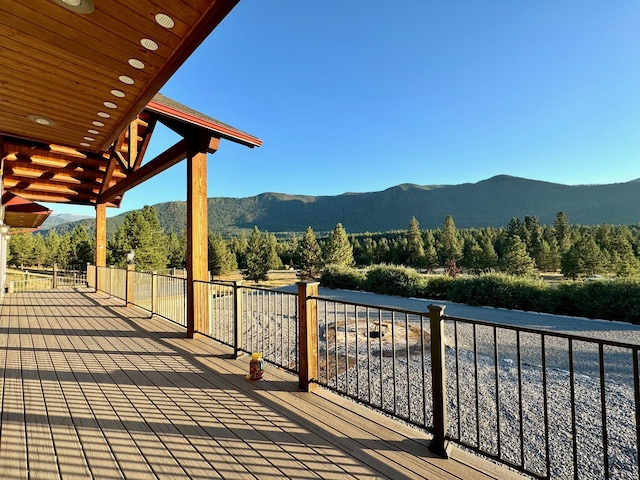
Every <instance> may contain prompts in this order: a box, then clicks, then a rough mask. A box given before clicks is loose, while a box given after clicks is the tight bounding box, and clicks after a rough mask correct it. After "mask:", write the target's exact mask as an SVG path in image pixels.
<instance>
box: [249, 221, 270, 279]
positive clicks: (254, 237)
mask: <svg viewBox="0 0 640 480" xmlns="http://www.w3.org/2000/svg"><path fill="white" fill-rule="evenodd" d="M246 262H247V266H246V269H245V272H244V277H245V278H247V279H249V280H253V281H254V282H259V281H263V280H268V279H269V252H268V247H267V242H266V241H265V239H264V237H263V236H262V234H261V233H260V230H258V227H257V226H254V227H253V231H252V232H251V237H249V242H248V243H247V254H246Z"/></svg>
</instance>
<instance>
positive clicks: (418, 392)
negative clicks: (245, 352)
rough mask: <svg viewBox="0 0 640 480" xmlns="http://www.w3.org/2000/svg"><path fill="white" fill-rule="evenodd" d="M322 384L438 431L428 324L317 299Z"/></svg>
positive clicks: (414, 316) (419, 317)
mask: <svg viewBox="0 0 640 480" xmlns="http://www.w3.org/2000/svg"><path fill="white" fill-rule="evenodd" d="M317 318H318V325H317V329H318V383H320V384H321V385H323V386H324V387H327V388H329V389H331V390H335V391H337V392H339V393H341V394H343V395H347V396H349V397H351V398H352V399H354V400H357V401H359V402H362V403H365V404H367V405H369V406H371V407H373V408H376V409H378V410H380V411H382V412H385V413H388V414H390V415H393V416H395V417H397V418H400V419H402V420H405V421H407V422H410V423H412V424H414V425H418V426H420V427H424V428H426V429H428V430H433V416H432V402H431V395H430V394H427V393H429V392H430V390H431V365H430V360H429V335H428V333H427V332H428V330H429V318H428V314H426V313H425V314H419V313H416V312H409V311H403V310H397V309H390V308H382V307H372V306H368V305H362V304H357V303H350V302H339V301H335V300H327V299H323V298H321V297H318V298H317Z"/></svg>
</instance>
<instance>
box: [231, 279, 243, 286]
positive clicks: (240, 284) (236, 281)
mask: <svg viewBox="0 0 640 480" xmlns="http://www.w3.org/2000/svg"><path fill="white" fill-rule="evenodd" d="M233 284H234V285H235V286H236V287H241V286H242V285H243V284H244V280H234V281H233Z"/></svg>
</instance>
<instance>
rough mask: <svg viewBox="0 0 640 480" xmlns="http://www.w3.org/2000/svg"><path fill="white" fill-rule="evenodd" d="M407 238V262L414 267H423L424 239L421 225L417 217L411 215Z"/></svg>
mask: <svg viewBox="0 0 640 480" xmlns="http://www.w3.org/2000/svg"><path fill="white" fill-rule="evenodd" d="M406 240H407V263H408V264H409V265H411V266H412V267H422V266H424V265H425V257H424V240H423V239H422V234H421V233H420V225H419V224H418V220H416V217H411V220H410V221H409V230H408V231H407V235H406Z"/></svg>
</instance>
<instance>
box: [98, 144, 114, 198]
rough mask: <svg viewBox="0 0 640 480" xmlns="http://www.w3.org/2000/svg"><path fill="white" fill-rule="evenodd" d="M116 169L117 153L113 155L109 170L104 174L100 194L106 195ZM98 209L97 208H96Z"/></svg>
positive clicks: (108, 166) (108, 165)
mask: <svg viewBox="0 0 640 480" xmlns="http://www.w3.org/2000/svg"><path fill="white" fill-rule="evenodd" d="M115 169H116V159H115V152H113V153H112V154H111V159H110V160H109V163H108V164H107V170H106V171H105V172H104V177H102V185H101V186H100V193H104V192H105V190H107V188H109V185H111V179H112V178H113V172H114V171H115ZM96 207H97V206H96Z"/></svg>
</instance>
